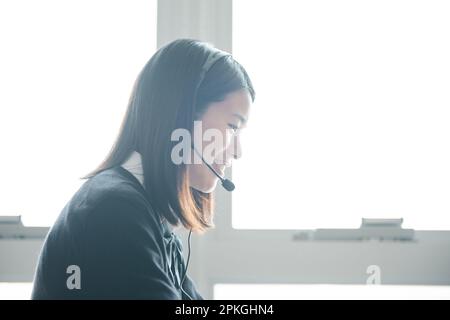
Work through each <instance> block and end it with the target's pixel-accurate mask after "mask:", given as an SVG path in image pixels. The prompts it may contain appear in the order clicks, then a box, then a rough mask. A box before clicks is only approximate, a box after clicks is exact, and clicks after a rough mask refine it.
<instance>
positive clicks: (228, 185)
mask: <svg viewBox="0 0 450 320" xmlns="http://www.w3.org/2000/svg"><path fill="white" fill-rule="evenodd" d="M222 186H223V187H224V188H225V190H227V191H233V190H234V188H235V186H234V183H233V182H231V181H230V180H228V179H224V180H222Z"/></svg>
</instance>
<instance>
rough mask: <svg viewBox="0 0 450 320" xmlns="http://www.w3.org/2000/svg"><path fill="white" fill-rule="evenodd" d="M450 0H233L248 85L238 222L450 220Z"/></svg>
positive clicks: (429, 224) (236, 172)
mask: <svg viewBox="0 0 450 320" xmlns="http://www.w3.org/2000/svg"><path fill="white" fill-rule="evenodd" d="M449 16H450V3H449V2H448V1H435V0H431V1H430V0H420V1H411V0H380V1H359V0H351V1H350V0H345V1H332V0H321V1H277V2H273V1H267V2H264V1H256V0H247V1H234V2H233V54H234V55H235V57H236V59H237V60H238V61H240V62H241V63H242V64H243V65H244V66H245V67H246V69H247V71H248V72H249V74H250V77H251V78H252V80H253V82H254V85H255V89H256V91H257V97H256V99H257V100H256V103H255V105H254V107H253V108H252V110H251V113H250V122H249V126H248V129H246V131H247V132H244V133H242V147H243V158H242V159H240V160H239V161H237V162H236V163H234V164H233V180H234V182H235V183H236V192H235V193H233V227H235V228H249V229H296V228H297V229H309V228H313V229H314V228H330V227H331V228H341V227H344V228H357V227H359V225H360V222H361V218H362V217H366V218H399V217H403V218H404V219H405V220H404V224H403V226H404V227H412V228H415V229H450V202H449V201H448V199H449V195H450V166H449V165H448V164H449V163H450V148H449V145H450V126H449V125H448V124H449V123H450V108H449V106H450V95H449V90H448V88H449V87H450V60H449V59H448V57H450V42H449V41H448V39H449V38H450V19H448V17H449Z"/></svg>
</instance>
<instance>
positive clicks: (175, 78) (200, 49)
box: [83, 39, 255, 232]
mask: <svg viewBox="0 0 450 320" xmlns="http://www.w3.org/2000/svg"><path fill="white" fill-rule="evenodd" d="M213 50H216V49H215V48H214V47H213V46H212V45H211V44H209V43H205V42H201V41H198V40H193V39H178V40H175V41H173V42H170V43H169V44H167V45H165V46H163V47H162V48H160V49H159V50H158V51H157V52H156V53H155V54H154V55H153V56H152V57H151V59H150V60H149V61H148V62H147V63H146V65H145V66H144V68H143V70H142V71H141V72H140V73H139V75H138V77H137V79H136V81H135V84H134V87H133V90H132V94H131V96H130V100H129V103H128V108H127V111H126V114H125V117H124V120H123V122H122V125H121V128H120V132H119V135H118V137H117V140H116V142H115V143H114V145H113V147H112V149H111V151H110V152H109V154H108V156H107V157H106V158H105V160H104V161H103V162H102V163H101V164H100V166H98V168H97V169H95V170H94V171H92V172H91V173H89V174H88V175H86V176H85V177H83V178H84V179H88V178H91V177H93V176H95V175H96V174H98V173H100V172H102V171H104V170H107V169H109V168H112V167H115V166H120V165H121V164H123V163H124V162H125V161H126V160H127V159H128V157H129V156H130V155H131V153H132V152H133V151H137V152H139V153H140V154H141V156H142V166H143V173H144V186H145V190H146V192H147V193H148V196H149V198H150V199H151V203H152V206H153V208H154V209H155V210H156V211H157V213H158V214H160V215H161V218H165V219H166V220H167V221H168V222H169V223H170V224H172V225H175V226H178V225H179V222H180V221H181V223H182V224H183V226H184V227H186V228H187V229H193V230H194V231H197V232H203V231H205V230H206V229H207V228H211V227H214V224H213V219H212V218H213V196H212V193H203V192H200V191H198V190H195V189H193V188H190V187H189V181H188V178H187V173H186V167H185V165H184V164H180V165H175V164H174V163H173V162H172V161H171V150H172V148H173V146H174V144H175V143H176V142H174V141H171V134H172V132H173V131H174V130H175V129H177V128H184V129H187V130H189V132H191V133H192V131H193V127H194V121H195V120H197V119H198V118H199V117H201V115H202V114H203V113H204V112H205V110H206V109H207V107H208V105H209V104H210V103H212V102H218V101H222V100H223V99H224V98H225V96H226V95H227V94H229V93H231V92H233V91H236V90H239V89H243V88H245V89H247V90H248V91H249V93H250V95H251V97H252V100H254V99H255V91H254V89H253V85H252V82H251V80H250V78H249V76H248V75H247V72H246V71H245V69H244V68H243V67H242V66H241V65H240V64H239V63H238V62H237V61H236V60H235V59H234V58H233V57H232V56H231V55H225V56H224V57H223V58H221V59H219V60H217V62H216V63H214V65H213V66H212V67H211V68H210V69H209V71H208V72H207V73H206V74H205V75H204V79H203V80H202V82H201V83H200V86H199V87H198V88H197V86H198V84H199V81H200V80H201V79H200V77H201V70H202V66H203V65H204V63H205V61H206V60H207V58H208V56H209V55H210V54H211V53H212V51H213Z"/></svg>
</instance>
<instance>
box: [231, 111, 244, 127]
mask: <svg viewBox="0 0 450 320" xmlns="http://www.w3.org/2000/svg"><path fill="white" fill-rule="evenodd" d="M233 116H236V117H238V118H239V119H240V120H241V121H242V123H244V124H245V123H246V122H247V119H245V118H244V117H243V116H241V115H240V114H239V113H233Z"/></svg>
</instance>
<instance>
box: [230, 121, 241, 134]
mask: <svg viewBox="0 0 450 320" xmlns="http://www.w3.org/2000/svg"><path fill="white" fill-rule="evenodd" d="M228 126H229V127H230V128H231V129H233V131H234V132H236V131H237V130H238V129H239V128H238V126H236V125H234V124H231V123H229V124H228Z"/></svg>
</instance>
